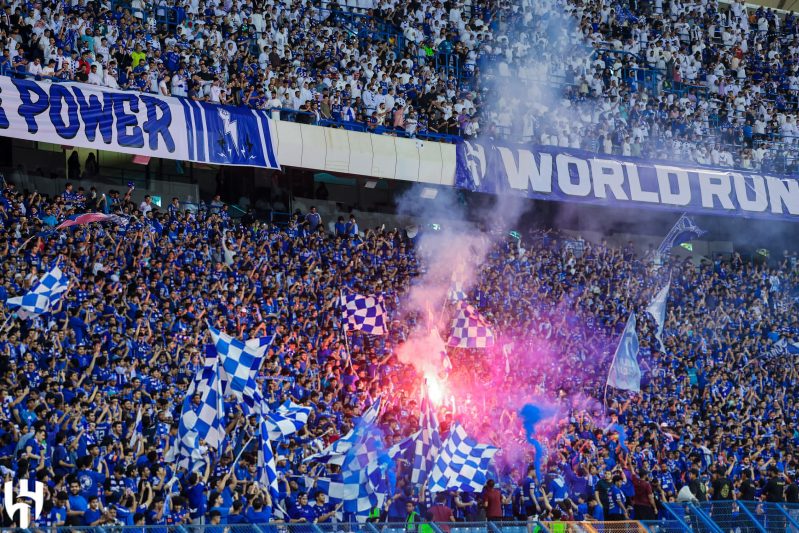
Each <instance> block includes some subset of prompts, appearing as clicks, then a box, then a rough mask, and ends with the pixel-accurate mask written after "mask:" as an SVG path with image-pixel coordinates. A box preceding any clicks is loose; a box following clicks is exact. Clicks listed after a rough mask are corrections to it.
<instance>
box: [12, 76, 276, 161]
mask: <svg viewBox="0 0 799 533" xmlns="http://www.w3.org/2000/svg"><path fill="white" fill-rule="evenodd" d="M0 102H1V103H0V136H4V137H14V138H19V139H27V140H31V141H42V142H49V143H54V144H62V145H69V146H79V147H82V148H96V149H98V150H109V151H113V152H123V153H127V154H133V155H144V156H149V157H161V158H165V159H177V160H181V161H195V162H199V163H211V164H219V165H244V166H254V167H265V168H280V165H279V163H278V161H277V152H276V150H275V146H274V140H273V139H274V136H273V133H272V129H271V120H270V118H269V116H268V114H267V112H266V111H261V110H256V109H250V108H246V107H234V106H221V105H216V104H211V103H208V102H197V101H193V100H189V99H187V98H174V97H164V96H157V95H153V94H146V93H140V92H133V91H117V90H111V89H107V88H104V87H97V86H94V85H87V84H83V83H50V82H40V81H33V80H29V79H14V78H8V77H5V76H0Z"/></svg>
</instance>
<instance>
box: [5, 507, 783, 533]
mask: <svg viewBox="0 0 799 533" xmlns="http://www.w3.org/2000/svg"><path fill="white" fill-rule="evenodd" d="M665 507H666V509H667V511H668V512H670V513H671V514H672V515H673V517H672V518H669V519H663V520H648V521H635V520H625V521H616V522H610V521H601V522H600V521H582V522H569V521H535V520H529V521H489V522H425V521H418V522H414V523H406V522H367V523H355V522H338V523H322V524H311V523H282V522H272V523H268V524H221V525H210V524H205V525H192V524H184V525H179V526H176V525H156V526H138V527H136V526H121V525H113V524H106V525H101V526H92V527H88V526H86V527H70V528H69V529H70V530H71V531H76V532H84V533H678V532H679V533H682V532H686V531H692V532H695V533H702V532H711V533H728V532H736V533H772V532H774V533H784V532H789V533H797V532H799V523H797V522H796V518H797V517H799V505H796V504H776V503H765V502H734V501H722V502H702V503H698V504H690V503H686V504H684V503H670V504H666V506H665ZM711 517H712V520H711ZM63 529H64V528H55V527H46V526H32V527H31V528H29V529H26V530H22V529H14V528H3V531H4V532H9V533H11V532H14V533H17V532H19V533H22V532H23V531H24V532H25V533H30V532H42V533H45V532H47V533H50V532H52V533H57V532H59V531H63Z"/></svg>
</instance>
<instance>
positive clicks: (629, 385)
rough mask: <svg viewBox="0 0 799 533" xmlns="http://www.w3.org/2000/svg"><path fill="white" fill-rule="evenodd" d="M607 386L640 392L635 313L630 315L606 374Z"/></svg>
mask: <svg viewBox="0 0 799 533" xmlns="http://www.w3.org/2000/svg"><path fill="white" fill-rule="evenodd" d="M608 385H610V386H611V387H615V388H617V389H622V390H629V391H633V392H641V369H640V368H639V367H638V334H637V333H636V332H635V313H630V318H629V319H628V320H627V326H626V327H625V328H624V333H622V335H621V340H620V341H619V346H618V347H617V348H616V354H615V355H614V356H613V362H612V363H611V365H610V371H609V372H608Z"/></svg>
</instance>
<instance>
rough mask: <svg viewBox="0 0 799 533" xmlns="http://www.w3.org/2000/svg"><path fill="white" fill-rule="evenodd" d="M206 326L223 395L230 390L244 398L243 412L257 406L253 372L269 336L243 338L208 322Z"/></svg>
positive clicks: (263, 354) (265, 348)
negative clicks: (214, 353) (218, 366)
mask: <svg viewBox="0 0 799 533" xmlns="http://www.w3.org/2000/svg"><path fill="white" fill-rule="evenodd" d="M208 330H209V331H210V332H211V338H212V339H213V341H214V348H215V349H216V353H217V355H218V358H219V363H220V368H221V372H222V373H223V378H224V380H225V384H226V387H225V389H224V394H225V395H226V396H227V395H228V394H233V395H234V396H235V397H236V398H237V399H238V400H240V401H241V402H243V403H242V407H245V413H247V414H249V412H250V411H251V409H253V408H255V407H256V403H257V402H256V401H257V399H258V398H257V396H256V390H257V387H258V385H257V383H256V382H255V374H257V372H258V370H259V369H260V368H261V364H262V363H263V359H264V356H265V354H266V350H267V349H268V348H269V346H270V344H271V342H272V338H271V337H262V338H258V339H250V340H248V341H245V342H242V341H240V340H238V339H234V338H233V337H231V336H230V335H228V334H227V333H225V332H222V331H219V330H217V329H215V328H213V327H211V325H210V324H209V326H208Z"/></svg>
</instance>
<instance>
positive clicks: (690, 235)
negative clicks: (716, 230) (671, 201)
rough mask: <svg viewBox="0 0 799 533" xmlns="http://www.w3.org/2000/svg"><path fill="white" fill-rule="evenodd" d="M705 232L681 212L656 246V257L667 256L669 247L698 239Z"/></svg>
mask: <svg viewBox="0 0 799 533" xmlns="http://www.w3.org/2000/svg"><path fill="white" fill-rule="evenodd" d="M705 233H707V232H706V231H705V230H703V229H702V228H700V227H699V226H697V225H696V224H695V223H694V221H693V220H691V218H690V217H689V216H688V215H686V214H685V213H683V214H682V216H681V217H680V218H679V219H678V220H677V222H676V223H675V224H674V226H673V227H672V228H671V229H670V230H669V232H668V234H666V238H664V239H663V242H661V243H660V246H658V249H657V257H658V258H661V257H667V256H668V255H669V252H670V251H671V249H672V248H674V247H675V246H679V245H681V244H683V243H686V242H690V241H692V240H694V239H698V238H699V237H701V236H702V235H704V234H705Z"/></svg>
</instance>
